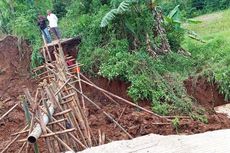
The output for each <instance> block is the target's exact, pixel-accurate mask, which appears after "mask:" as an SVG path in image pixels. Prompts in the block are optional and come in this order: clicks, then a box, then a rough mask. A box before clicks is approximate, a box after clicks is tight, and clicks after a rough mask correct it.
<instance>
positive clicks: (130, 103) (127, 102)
mask: <svg viewBox="0 0 230 153" xmlns="http://www.w3.org/2000/svg"><path fill="white" fill-rule="evenodd" d="M82 82H83V83H85V84H87V85H89V86H92V87H94V88H96V89H98V90H100V91H102V92H105V93H107V94H109V95H111V96H113V97H115V98H117V99H119V100H122V101H123V102H125V103H126V104H129V105H131V106H134V107H137V108H139V109H141V110H143V111H145V112H147V113H150V114H152V115H154V116H157V117H159V118H162V119H165V120H167V121H170V122H171V120H169V119H167V118H165V117H163V116H160V115H158V114H156V113H153V112H152V111H150V110H147V109H145V108H143V107H141V106H139V105H137V104H134V103H132V102H131V101H128V100H126V99H124V98H121V97H119V96H117V95H115V94H113V93H111V92H108V91H106V90H104V89H102V88H100V87H98V86H96V85H93V84H91V83H89V82H87V81H84V80H82Z"/></svg>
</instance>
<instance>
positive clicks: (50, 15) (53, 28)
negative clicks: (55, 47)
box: [47, 10, 61, 40]
mask: <svg viewBox="0 0 230 153" xmlns="http://www.w3.org/2000/svg"><path fill="white" fill-rule="evenodd" d="M47 19H48V21H49V26H50V29H51V31H52V32H53V33H54V34H55V36H56V37H57V39H58V40H60V39H61V33H60V31H59V28H58V24H57V23H58V18H57V16H56V15H55V14H53V13H52V12H51V11H50V10H47Z"/></svg>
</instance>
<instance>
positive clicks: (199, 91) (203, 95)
mask: <svg viewBox="0 0 230 153" xmlns="http://www.w3.org/2000/svg"><path fill="white" fill-rule="evenodd" d="M184 83H185V87H186V89H187V92H188V94H189V95H190V96H192V97H194V98H195V99H196V101H197V102H198V104H200V105H201V106H203V107H205V108H206V109H209V110H213V108H214V107H215V106H220V105H224V104H227V103H229V102H227V101H225V100H224V96H223V95H221V94H220V93H219V92H218V86H217V84H211V83H209V82H208V81H207V79H205V78H197V79H194V78H192V77H190V78H189V79H188V80H186V81H185V82H184Z"/></svg>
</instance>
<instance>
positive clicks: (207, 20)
mask: <svg viewBox="0 0 230 153" xmlns="http://www.w3.org/2000/svg"><path fill="white" fill-rule="evenodd" d="M196 19H198V20H201V21H202V23H200V24H198V25H192V26H189V27H188V28H189V29H191V30H193V31H195V32H197V33H198V34H199V35H201V36H202V37H203V39H204V40H205V41H206V43H204V44H203V43H199V42H195V41H191V40H190V39H188V38H187V39H186V40H185V42H184V44H183V46H184V47H185V48H186V49H187V50H189V51H190V52H191V53H192V56H193V60H194V61H196V63H197V65H198V66H199V68H200V69H202V71H201V75H206V76H207V77H208V79H209V80H210V81H213V82H215V83H217V84H218V85H219V91H220V93H222V94H224V95H225V99H226V100H230V54H229V53H230V22H229V21H230V10H226V11H223V12H217V13H212V14H209V15H204V16H200V17H197V18H196Z"/></svg>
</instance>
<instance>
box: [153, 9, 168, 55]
mask: <svg viewBox="0 0 230 153" xmlns="http://www.w3.org/2000/svg"><path fill="white" fill-rule="evenodd" d="M152 11H153V17H154V21H155V25H154V31H153V32H154V38H155V40H156V39H157V40H160V45H157V42H156V41H155V46H154V50H155V52H156V53H158V54H167V53H169V52H171V48H170V45H169V42H168V38H167V35H166V30H165V28H164V27H163V25H162V24H163V15H162V12H161V10H158V9H157V7H154V8H153V10H152Z"/></svg>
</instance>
